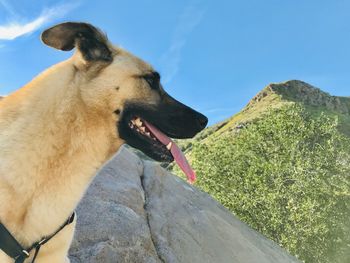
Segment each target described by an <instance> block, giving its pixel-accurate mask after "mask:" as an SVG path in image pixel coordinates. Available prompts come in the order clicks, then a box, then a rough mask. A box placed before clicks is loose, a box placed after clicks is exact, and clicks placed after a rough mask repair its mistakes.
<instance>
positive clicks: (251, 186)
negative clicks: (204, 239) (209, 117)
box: [169, 80, 350, 263]
mask: <svg viewBox="0 0 350 263" xmlns="http://www.w3.org/2000/svg"><path fill="white" fill-rule="evenodd" d="M334 117H336V118H334ZM349 131H350V98H347V97H336V96H331V95H330V94H327V93H325V92H323V91H321V90H320V89H317V88H315V87H313V86H311V85H309V84H307V83H304V82H302V81H296V80H293V81H288V82H285V83H279V84H270V85H268V86H267V87H265V88H264V89H263V90H262V91H260V92H259V93H258V94H257V95H256V96H255V97H254V98H253V99H251V100H250V101H249V103H248V104H247V105H246V106H245V107H244V108H243V109H242V110H241V111H240V112H239V113H237V114H236V115H234V116H232V117H231V118H229V119H227V120H225V121H223V122H221V123H219V124H216V125H214V126H211V127H209V128H207V129H206V130H204V131H203V132H201V133H200V134H198V135H197V136H196V137H195V138H194V139H192V140H187V141H185V142H181V141H180V142H179V144H180V145H181V144H182V145H181V147H182V148H183V149H184V150H185V151H186V155H187V156H188V157H189V159H190V162H191V164H192V166H193V168H194V170H195V171H196V172H197V176H198V181H197V182H196V186H197V187H199V188H200V189H202V190H203V191H204V192H207V193H208V194H210V195H211V196H212V197H214V198H215V199H216V200H218V201H219V202H220V203H221V204H223V205H224V206H225V207H226V208H228V209H229V210H230V211H231V212H232V213H233V214H234V215H235V216H237V217H238V218H239V219H240V220H242V221H244V222H245V223H247V224H248V225H249V226H251V227H252V228H253V229H255V230H257V231H258V232H260V233H262V234H263V235H265V236H267V237H268V238H270V239H272V240H274V241H275V242H276V243H278V244H279V245H281V246H282V247H284V248H285V249H287V250H288V251H289V252H290V253H291V254H292V255H295V256H296V257H297V258H299V259H301V260H302V261H304V262H323V263H335V262H337V263H338V262H339V263H342V262H350V261H349V260H350V253H349V250H348V247H349V246H350V225H349V220H348V218H349V217H350V188H349V185H350V177H349V174H350V167H349V163H350V133H349ZM169 168H170V169H171V170H172V171H173V172H175V173H177V174H179V175H180V176H181V175H182V173H181V172H180V171H179V169H178V167H177V166H173V165H172V166H170V167H169Z"/></svg>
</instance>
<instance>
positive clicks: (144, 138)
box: [119, 116, 196, 183]
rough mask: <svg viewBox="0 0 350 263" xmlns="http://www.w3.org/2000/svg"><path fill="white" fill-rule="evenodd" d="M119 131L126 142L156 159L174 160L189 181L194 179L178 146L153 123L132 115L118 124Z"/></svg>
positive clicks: (192, 172)
mask: <svg viewBox="0 0 350 263" xmlns="http://www.w3.org/2000/svg"><path fill="white" fill-rule="evenodd" d="M119 133H120V136H121V138H123V139H124V140H125V142H126V143H127V144H129V145H130V146H132V147H134V148H136V149H138V150H141V151H142V152H143V153H145V154H146V155H148V156H149V157H151V158H152V159H154V160H156V161H161V162H172V161H174V160H175V161H176V163H177V164H178V165H179V167H180V168H181V169H182V171H183V172H184V173H185V175H186V177H187V180H188V182H189V183H193V182H194V181H195V180H196V174H195V172H194V171H193V169H192V168H191V166H190V164H189V163H188V161H187V159H186V157H185V155H184V154H183V153H182V151H181V150H180V148H179V147H178V146H177V145H176V143H175V142H174V141H173V140H172V139H170V137H168V136H167V135H166V134H165V132H162V131H161V130H160V129H159V128H157V127H156V126H155V125H153V124H151V123H150V122H148V121H146V120H145V119H143V118H141V117H139V116H132V117H130V118H127V119H124V122H122V123H121V124H119Z"/></svg>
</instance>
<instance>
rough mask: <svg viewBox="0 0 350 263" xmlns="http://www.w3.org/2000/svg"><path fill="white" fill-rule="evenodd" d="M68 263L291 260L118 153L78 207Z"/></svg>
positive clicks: (179, 185)
mask: <svg viewBox="0 0 350 263" xmlns="http://www.w3.org/2000/svg"><path fill="white" fill-rule="evenodd" d="M77 214H78V224H77V230H76V235H75V240H74V242H73V244H72V248H71V251H70V258H71V261H72V263H83V262H84V263H95V262H101V263H102V262H104V263H109V262H110V263H119V262H132V263H139V262H140V263H142V262H146V263H151V262H152V263H153V262H167V263H173V262H174V263H175V262H176V263H177V262H181V263H182V262H183V263H188V262H191V263H196V262H198V263H199V262H200V263H205V262H208V263H209V262H215V263H229V262H239V263H241V262H242V263H243V262H244V263H249V262H259V263H264V262H266V263H267V262H269V263H274V262H276V263H277V262H278V263H284V262H298V261H297V260H296V259H295V258H294V257H292V256H290V255H288V254H287V252H285V251H284V250H283V249H281V248H280V247H279V246H278V245H276V244H275V243H273V242H272V241H270V240H268V239H266V238H265V237H263V236H262V235H260V234H259V233H257V232H256V231H254V230H252V229H251V228H249V227H248V226H247V225H245V224H244V223H242V222H240V221H239V220H238V219H236V218H235V217H234V216H232V214H231V213H230V212H229V211H227V210H226V209H225V208H224V207H222V206H221V205H220V204H218V203H217V202H216V201H214V200H213V199H212V198H211V197H210V196H209V195H207V194H205V193H203V192H201V191H200V190H198V189H196V188H195V187H192V186H190V185H188V184H187V183H186V182H184V181H183V180H181V179H180V178H178V177H176V176H174V175H171V174H170V173H168V172H167V171H166V170H164V169H163V168H161V167H160V166H159V165H158V164H156V163H153V162H149V161H146V162H143V161H141V159H140V158H139V157H137V156H136V155H135V154H133V153H131V152H130V150H128V149H126V148H125V147H122V148H121V149H120V150H119V152H118V154H117V155H116V157H115V158H113V159H112V160H111V161H110V162H109V163H108V164H106V165H105V167H104V168H103V169H102V170H101V171H100V172H99V174H98V175H97V177H96V178H95V180H94V181H93V183H92V184H91V186H90V188H89V189H88V191H87V193H86V195H85V197H84V198H83V200H82V202H81V203H80V205H79V206H78V209H77Z"/></svg>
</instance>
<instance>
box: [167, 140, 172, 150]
mask: <svg viewBox="0 0 350 263" xmlns="http://www.w3.org/2000/svg"><path fill="white" fill-rule="evenodd" d="M172 145H173V142H169V143H168V145H167V146H166V148H167V149H168V150H169V151H170V150H171V146H172Z"/></svg>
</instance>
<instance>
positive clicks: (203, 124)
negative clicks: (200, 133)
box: [197, 114, 208, 129]
mask: <svg viewBox="0 0 350 263" xmlns="http://www.w3.org/2000/svg"><path fill="white" fill-rule="evenodd" d="M197 122H198V124H199V126H200V128H201V129H204V128H205V127H206V126H207V124H208V118H207V117H205V116H204V115H203V114H200V115H199V117H198V118H197Z"/></svg>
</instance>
